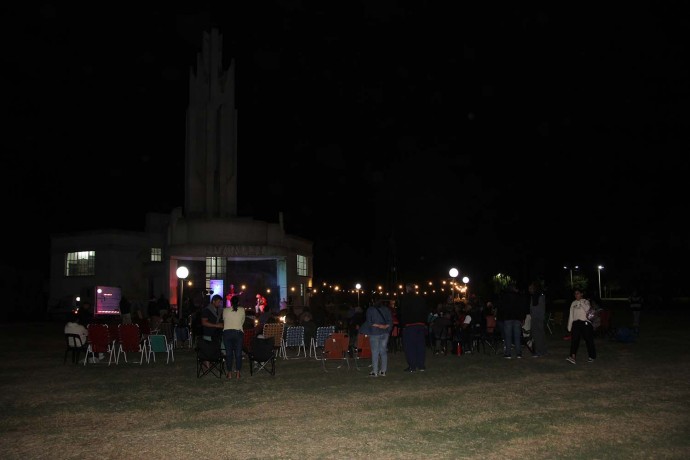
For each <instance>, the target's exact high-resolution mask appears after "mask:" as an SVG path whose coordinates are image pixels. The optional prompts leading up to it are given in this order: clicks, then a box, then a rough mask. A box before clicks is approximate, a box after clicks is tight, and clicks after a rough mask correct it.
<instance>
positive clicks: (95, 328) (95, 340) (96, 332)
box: [86, 323, 111, 353]
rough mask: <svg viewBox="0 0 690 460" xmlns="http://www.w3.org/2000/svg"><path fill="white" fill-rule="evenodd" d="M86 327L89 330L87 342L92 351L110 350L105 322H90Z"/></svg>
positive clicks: (104, 351)
mask: <svg viewBox="0 0 690 460" xmlns="http://www.w3.org/2000/svg"><path fill="white" fill-rule="evenodd" d="M86 329H87V330H88V331H89V344H90V346H91V351H92V352H93V353H109V352H110V343H111V342H110V332H109V331H108V326H107V325H106V324H99V323H91V324H89V325H88V326H87V327H86Z"/></svg>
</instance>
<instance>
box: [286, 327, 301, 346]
mask: <svg viewBox="0 0 690 460" xmlns="http://www.w3.org/2000/svg"><path fill="white" fill-rule="evenodd" d="M300 345H304V326H289V327H288V328H287V332H286V333H285V346H286V347H298V346H300Z"/></svg>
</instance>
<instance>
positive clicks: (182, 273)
mask: <svg viewBox="0 0 690 460" xmlns="http://www.w3.org/2000/svg"><path fill="white" fill-rule="evenodd" d="M175 273H176V274H177V277H178V278H179V279H180V299H179V300H178V302H177V316H178V318H179V319H182V302H183V299H184V280H185V279H186V278H187V277H188V276H189V269H188V268H187V267H185V266H184V265H182V266H180V267H177V272H175Z"/></svg>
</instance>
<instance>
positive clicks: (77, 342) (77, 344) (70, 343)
mask: <svg viewBox="0 0 690 460" xmlns="http://www.w3.org/2000/svg"><path fill="white" fill-rule="evenodd" d="M65 341H66V343H67V348H83V347H84V344H83V343H82V341H81V335H79V334H67V333H66V334H65Z"/></svg>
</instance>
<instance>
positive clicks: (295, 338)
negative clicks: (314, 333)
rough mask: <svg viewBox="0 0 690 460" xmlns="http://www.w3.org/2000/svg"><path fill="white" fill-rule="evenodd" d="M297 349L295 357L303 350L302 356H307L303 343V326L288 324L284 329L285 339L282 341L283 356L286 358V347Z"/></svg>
mask: <svg viewBox="0 0 690 460" xmlns="http://www.w3.org/2000/svg"><path fill="white" fill-rule="evenodd" d="M295 348H296V349H297V354H296V355H295V356H294V357H295V358H299V355H300V353H301V352H302V351H304V357H305V358H306V357H307V347H306V345H305V343H304V326H289V327H288V328H287V330H286V331H285V340H284V341H283V350H282V353H283V358H285V359H289V358H288V349H295Z"/></svg>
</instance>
